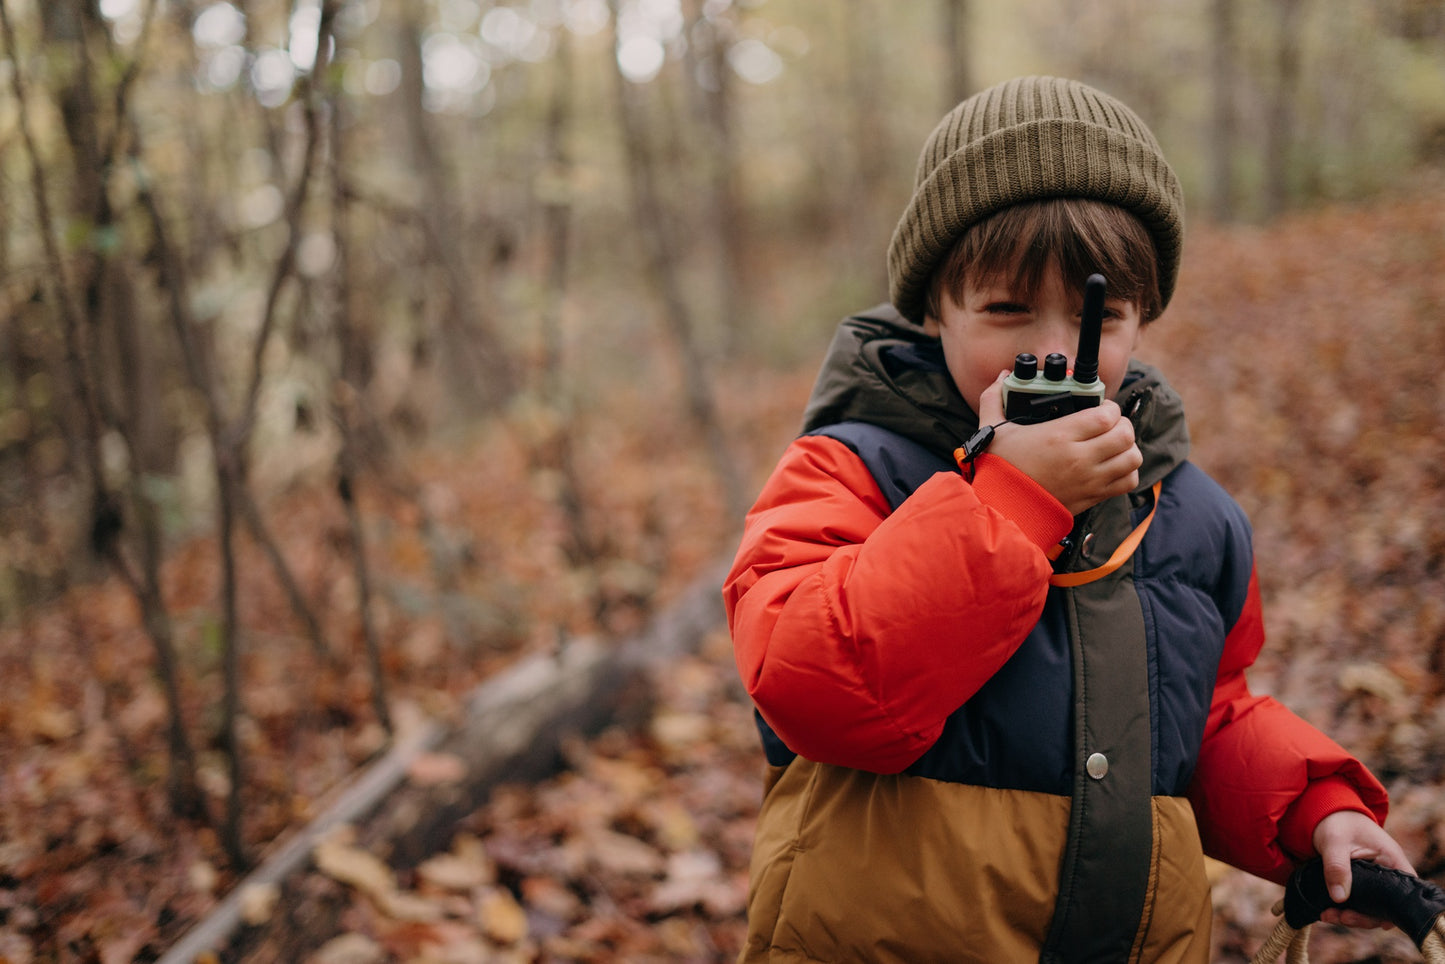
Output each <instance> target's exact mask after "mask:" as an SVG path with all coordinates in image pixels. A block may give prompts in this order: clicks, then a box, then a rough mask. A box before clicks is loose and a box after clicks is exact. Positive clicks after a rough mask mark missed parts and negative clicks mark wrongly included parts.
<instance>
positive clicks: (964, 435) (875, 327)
mask: <svg viewBox="0 0 1445 964" xmlns="http://www.w3.org/2000/svg"><path fill="white" fill-rule="evenodd" d="M1117 401H1118V403H1119V407H1120V408H1121V409H1123V410H1124V412H1126V413H1128V414H1129V416H1130V418H1131V419H1132V420H1133V422H1134V430H1135V436H1136V438H1137V441H1138V444H1139V449H1140V451H1141V452H1142V453H1143V454H1144V464H1143V466H1142V467H1141V468H1140V469H1139V486H1140V488H1148V487H1149V486H1151V485H1153V484H1154V483H1155V482H1157V481H1158V480H1159V479H1162V478H1163V477H1164V476H1166V475H1168V474H1169V472H1171V471H1172V470H1173V469H1174V468H1175V467H1176V466H1178V465H1180V464H1181V463H1182V462H1184V461H1185V460H1186V459H1187V458H1188V457H1189V429H1188V426H1187V424H1186V423H1185V419H1184V404H1183V401H1182V400H1181V399H1180V397H1179V394H1178V393H1177V392H1175V391H1174V389H1173V388H1171V387H1170V385H1169V383H1168V382H1166V381H1165V380H1164V377H1163V376H1162V375H1161V374H1160V373H1159V371H1158V369H1156V368H1154V367H1153V366H1151V365H1146V364H1144V363H1143V362H1140V361H1131V362H1130V363H1129V370H1128V373H1127V374H1126V375H1125V376H1124V385H1123V387H1122V388H1121V389H1120V391H1119V395H1118V397H1117ZM839 422H868V423H870V424H873V425H877V426H878V427H879V428H885V429H888V430H889V431H892V432H896V433H898V434H899V435H902V436H904V437H905V438H907V439H909V440H911V441H913V442H916V443H918V444H919V445H922V446H923V447H925V448H927V449H929V450H930V451H933V452H936V453H938V454H939V455H941V456H943V457H945V458H950V459H951V458H952V454H953V450H954V449H956V448H958V447H959V446H960V445H962V444H963V443H964V442H965V441H966V440H967V439H968V437H969V436H970V435H972V434H973V433H974V432H975V431H977V430H978V415H977V414H975V413H974V411H973V409H972V408H970V407H969V405H968V403H967V402H965V401H964V400H963V396H962V395H961V394H959V391H958V387H957V386H956V385H955V384H954V382H953V378H952V376H950V375H949V373H948V367H947V365H946V364H945V362H944V358H943V347H942V345H940V344H939V341H938V339H937V338H933V337H931V336H929V335H928V334H926V333H925V332H924V330H923V326H921V325H917V324H914V323H913V322H911V321H909V320H908V319H906V318H904V317H903V316H902V315H901V314H899V313H898V311H897V310H895V309H894V308H893V307H892V306H891V305H887V304H883V305H879V306H877V307H876V308H873V309H870V310H869V311H866V312H863V313H861V314H858V315H854V316H852V317H850V318H845V319H844V320H843V322H842V324H840V325H839V326H838V331H837V333H836V334H835V335H834V337H833V342H832V344H831V345H830V346H829V348H828V353H827V355H826V357H825V358H824V360H823V365H822V368H821V370H820V371H819V372H818V378H817V380H816V381H815V382H814V384H813V392H812V395H811V397H810V398H809V399H808V405H807V408H806V409H805V410H804V413H803V433H804V434H807V433H808V432H813V431H816V430H818V429H820V428H823V427H825V426H828V425H835V424H837V423H839Z"/></svg>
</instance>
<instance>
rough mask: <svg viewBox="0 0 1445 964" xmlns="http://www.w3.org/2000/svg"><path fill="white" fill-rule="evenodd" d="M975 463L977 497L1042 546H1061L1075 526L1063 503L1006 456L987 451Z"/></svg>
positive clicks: (1046, 547) (1035, 543) (1046, 548)
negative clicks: (1004, 457)
mask: <svg viewBox="0 0 1445 964" xmlns="http://www.w3.org/2000/svg"><path fill="white" fill-rule="evenodd" d="M973 466H974V476H973V482H972V485H973V490H974V493H975V494H976V495H977V496H978V500H979V501H980V502H982V503H984V504H985V505H987V506H989V507H990V508H992V509H994V510H995V511H997V512H999V513H1000V514H1001V515H1003V516H1005V517H1006V518H1008V519H1010V520H1011V521H1013V523H1014V524H1015V525H1017V526H1018V527H1019V529H1020V530H1022V531H1023V533H1024V535H1025V536H1026V537H1027V538H1028V540H1029V541H1030V542H1032V543H1033V544H1034V545H1036V546H1038V547H1039V548H1040V549H1042V550H1044V551H1048V550H1049V549H1051V548H1053V547H1054V546H1055V545H1058V543H1059V540H1060V539H1063V538H1064V537H1065V536H1067V535H1068V534H1069V531H1070V530H1071V529H1072V528H1073V527H1074V517H1073V515H1071V514H1070V513H1069V510H1068V509H1066V508H1065V507H1064V505H1063V503H1062V502H1060V501H1059V500H1058V499H1056V498H1054V496H1053V495H1051V494H1050V493H1049V491H1048V490H1047V489H1045V488H1044V487H1043V486H1041V485H1039V483H1038V482H1036V481H1035V480H1034V479H1032V478H1030V477H1029V476H1028V475H1027V474H1025V473H1024V472H1023V471H1021V470H1020V469H1019V468H1018V467H1017V466H1015V465H1014V464H1013V463H1011V462H1009V461H1008V460H1007V459H1003V458H1000V457H999V456H997V455H990V454H988V453H987V452H985V453H983V454H982V455H980V456H978V458H977V459H975V460H974V463H973Z"/></svg>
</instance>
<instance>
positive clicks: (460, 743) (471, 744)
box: [158, 565, 724, 964]
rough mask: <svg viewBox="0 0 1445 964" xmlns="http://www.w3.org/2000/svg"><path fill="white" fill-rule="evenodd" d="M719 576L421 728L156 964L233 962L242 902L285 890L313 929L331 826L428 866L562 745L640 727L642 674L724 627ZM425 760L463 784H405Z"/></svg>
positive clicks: (315, 941)
mask: <svg viewBox="0 0 1445 964" xmlns="http://www.w3.org/2000/svg"><path fill="white" fill-rule="evenodd" d="M723 575H724V568H723V567H722V566H721V565H716V566H713V567H712V568H710V569H709V570H708V571H707V572H705V573H704V574H703V575H702V576H701V577H699V578H698V579H696V580H694V582H693V583H692V584H691V585H690V586H689V587H688V588H687V590H685V591H684V592H683V594H682V595H681V596H680V597H679V598H678V599H677V600H676V601H675V602H674V603H672V605H670V606H669V607H667V609H665V610H664V611H663V612H661V613H660V614H658V616H656V617H655V618H654V619H653V621H652V622H651V623H650V624H649V626H648V627H647V629H645V630H644V631H643V632H642V633H641V634H639V635H638V636H635V637H633V638H631V639H629V640H626V641H623V642H621V643H610V644H609V643H605V642H603V641H600V640H596V639H591V638H586V639H577V640H570V641H567V642H566V643H564V644H563V645H561V646H560V647H559V648H558V651H557V652H556V653H549V654H543V655H535V656H529V657H526V658H523V659H522V660H521V661H519V662H518V663H516V664H514V665H513V666H512V667H510V668H509V669H507V670H506V671H504V672H502V673H499V674H498V675H497V676H495V677H493V678H492V679H490V680H488V681H487V682H486V683H484V684H482V685H481V686H479V687H478V688H477V690H476V691H475V692H474V693H473V694H472V696H471V697H470V698H469V699H468V701H467V707H466V712H465V714H464V715H463V718H462V720H461V721H460V722H459V723H458V724H457V725H455V726H453V727H447V726H444V725H443V724H442V723H440V722H438V721H435V720H427V721H423V722H421V723H419V724H416V725H414V726H412V727H411V728H409V729H407V730H406V731H405V732H402V733H400V734H399V735H398V737H397V739H396V742H395V743H394V745H393V746H392V747H391V749H390V750H388V751H387V752H386V753H385V754H384V755H383V756H382V757H381V758H380V759H378V760H377V761H376V762H374V763H372V764H371V765H370V766H368V767H367V768H366V769H365V770H363V771H362V772H361V773H359V774H357V776H356V777H354V778H353V779H352V780H351V781H349V782H348V783H347V784H345V785H344V786H343V787H342V788H341V789H340V790H338V792H337V793H336V794H335V795H334V800H333V802H332V803H331V804H330V805H329V806H328V807H327V808H326V809H325V811H324V812H323V813H322V814H321V815H320V816H318V817H317V818H316V819H315V820H313V821H312V822H311V823H309V824H308V825H307V826H306V827H304V828H302V829H301V830H299V831H298V832H297V833H296V835H295V836H294V837H292V838H291V839H290V840H288V841H287V842H286V843H284V844H283V845H281V846H280V847H279V848H278V849H276V850H275V852H274V853H272V854H271V855H270V856H268V857H267V858H266V859H265V860H264V861H263V862H262V864H261V865H260V866H259V867H258V868H257V869H256V870H255V871H253V872H252V873H251V874H250V875H248V876H247V877H246V879H245V880H243V881H241V882H240V883H239V884H238V885H237V886H236V887H235V888H233V889H232V890H231V892H230V893H229V894H227V896H226V897H225V898H224V899H222V900H221V902H220V903H219V904H217V905H216V907H215V908H214V909H213V910H212V911H211V912H210V914H208V915H207V916H206V918H205V919H204V920H202V921H201V922H199V923H198V924H197V925H196V926H195V927H193V928H191V930H189V931H188V932H186V934H185V935H184V936H182V938H181V939H180V940H179V941H177V942H176V944H174V945H173V946H172V947H171V948H170V949H169V950H167V951H166V953H165V954H163V955H162V956H161V957H160V958H159V959H158V961H159V964H193V962H195V961H196V960H197V959H198V958H199V959H210V960H214V959H215V957H213V956H212V955H217V956H223V957H225V958H226V959H235V958H236V956H237V955H238V954H239V955H241V956H244V954H245V946H251V945H254V944H255V943H256V942H257V940H258V939H259V938H260V937H261V936H262V935H261V934H259V933H252V934H246V933H243V931H246V930H249V931H258V932H259V931H260V930H263V929H265V928H264V927H262V928H250V927H243V925H244V924H245V905H246V901H247V895H248V893H254V891H255V889H256V888H258V887H261V888H283V887H286V888H287V890H288V893H289V894H290V899H288V900H287V901H285V902H283V905H284V906H286V908H287V912H286V913H285V914H284V915H283V918H284V919H277V920H276V921H273V922H272V923H271V924H270V925H267V926H271V927H283V926H286V925H285V921H286V920H290V921H296V920H303V921H307V920H309V921H310V923H308V924H306V925H305V926H306V929H307V930H312V931H319V930H324V929H325V928H324V927H318V926H316V920H317V918H318V916H319V917H324V916H325V915H324V914H319V912H318V913H314V914H308V913H306V912H304V911H301V910H300V909H299V908H298V907H296V906H295V905H294V903H292V902H291V901H292V900H300V899H301V895H300V893H299V892H298V891H297V889H296V888H295V887H290V886H288V884H293V883H294V878H295V877H296V876H297V875H298V873H299V872H301V871H303V870H305V869H307V868H308V867H309V865H310V861H311V853H312V851H313V849H314V848H315V846H316V845H317V843H319V842H320V841H321V840H322V839H324V838H325V837H326V836H327V834H329V833H331V832H332V831H333V830H335V829H336V828H337V827H339V826H342V825H347V824H349V825H352V826H354V827H356V828H357V830H358V839H359V840H360V841H361V842H362V843H363V844H364V845H365V846H366V847H367V848H368V849H369V850H371V851H372V852H373V853H375V854H377V855H378V856H380V857H382V858H383V859H386V860H388V861H389V862H390V863H392V864H393V865H394V866H398V867H406V866H411V865H414V864H416V863H418V862H420V861H421V860H423V859H425V858H426V857H427V856H429V855H430V854H432V853H434V852H436V851H437V850H438V849H441V848H442V847H445V846H446V845H447V844H448V842H449V840H448V838H449V836H450V828H452V827H453V826H455V824H456V823H457V822H458V821H459V820H460V819H461V818H463V817H465V816H466V815H467V814H469V813H471V812H472V811H474V810H475V809H476V808H477V807H478V806H480V805H481V803H482V802H483V801H485V799H486V798H487V795H488V794H489V793H490V791H491V790H492V789H493V788H495V787H496V786H497V785H499V784H501V783H503V782H511V781H531V780H539V779H542V778H544V777H547V776H550V775H552V774H554V773H556V772H558V771H559V770H560V769H561V768H562V766H563V765H564V761H563V756H562V747H563V743H564V741H565V740H567V739H568V738H570V737H574V736H581V737H588V736H594V735H596V734H597V733H599V732H601V731H602V730H603V729H604V728H606V727H609V726H617V725H622V726H630V725H637V724H639V723H640V722H641V721H642V720H644V719H645V718H646V714H647V710H648V708H649V703H650V698H649V696H648V686H647V678H648V674H649V673H652V672H656V671H659V670H663V669H665V667H666V666H667V664H668V663H669V662H671V661H673V660H676V659H678V658H680V657H682V656H684V655H686V654H687V653H690V652H693V651H695V650H696V649H697V648H698V646H699V644H700V643H701V641H702V639H703V637H704V636H706V635H707V634H708V633H709V632H711V631H712V630H714V629H716V628H717V627H719V626H720V625H721V624H722V622H723V610H722V602H721V597H720V595H719V591H718V588H719V586H720V585H721V583H722V578H723ZM426 754H445V755H447V756H449V757H453V758H455V759H456V760H458V761H460V762H461V764H462V767H461V773H460V776H459V779H456V780H452V781H448V782H447V783H445V784H444V785H440V786H417V785H414V784H412V783H409V782H408V779H407V777H408V773H409V772H410V771H411V770H412V768H413V765H414V764H415V763H416V762H417V761H418V760H419V759H421V758H422V757H423V756H424V755H426ZM329 936H330V934H328V933H310V934H307V935H295V939H294V940H290V941H286V942H285V943H286V944H287V945H288V947H289V948H291V949H292V950H299V949H300V946H304V945H315V946H319V944H320V943H321V942H323V941H324V940H325V939H326V938H327V937H329Z"/></svg>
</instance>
